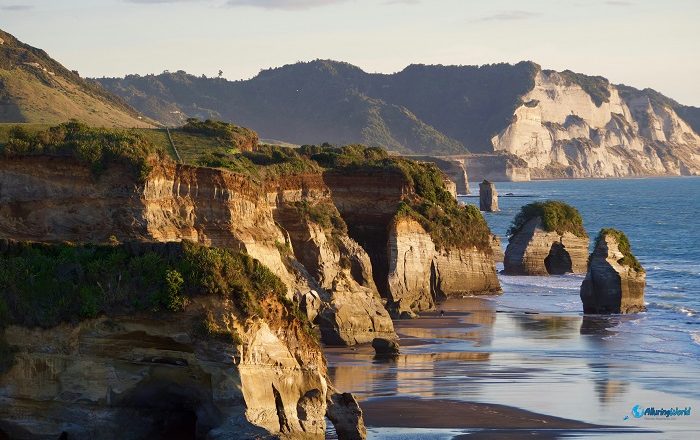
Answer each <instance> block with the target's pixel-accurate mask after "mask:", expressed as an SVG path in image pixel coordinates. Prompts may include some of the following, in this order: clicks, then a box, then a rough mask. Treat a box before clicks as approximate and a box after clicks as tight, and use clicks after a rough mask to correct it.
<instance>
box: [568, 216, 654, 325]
mask: <svg viewBox="0 0 700 440" xmlns="http://www.w3.org/2000/svg"><path fill="white" fill-rule="evenodd" d="M589 261H590V263H589V265H588V272H587V273H586V278H585V279H584V280H583V283H582V284H581V302H582V303H583V313H586V314H611V313H638V312H643V311H644V310H646V307H645V306H644V287H645V285H646V273H645V271H644V268H643V267H642V265H641V264H639V261H637V258H635V256H634V255H633V254H632V250H631V248H630V244H629V240H628V239H627V236H626V235H625V234H624V233H623V232H621V231H618V230H616V229H601V231H600V233H599V234H598V238H596V243H595V248H594V249H593V253H592V254H591V256H590V260H589Z"/></svg>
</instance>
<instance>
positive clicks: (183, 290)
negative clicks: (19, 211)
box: [0, 242, 308, 350]
mask: <svg viewBox="0 0 700 440" xmlns="http://www.w3.org/2000/svg"><path fill="white" fill-rule="evenodd" d="M176 246H177V247H176V248H175V250H173V244H172V243H169V244H160V245H158V244H155V245H147V246H143V247H142V249H141V250H139V246H138V245H129V246H127V245H120V244H111V245H80V246H78V245H71V244H31V243H14V244H11V245H10V246H8V247H7V248H6V249H5V250H3V251H2V252H1V253H0V328H2V327H5V326H7V325H11V324H16V325H22V326H27V327H43V328H50V327H53V326H55V325H57V324H59V323H61V322H79V321H81V320H83V319H87V318H94V317H96V316H98V315H100V314H103V313H104V314H107V315H120V314H130V313H134V312H144V313H152V314H154V316H159V315H161V314H168V313H177V312H181V311H183V310H185V309H186V308H187V306H188V304H189V303H190V301H191V300H192V299H193V298H194V297H197V296H203V295H211V296H216V297H219V298H221V299H224V300H227V301H230V302H231V303H232V304H233V306H234V307H235V310H236V315H237V317H238V318H241V319H245V318H248V317H252V316H258V317H263V318H264V317H265V316H266V313H267V311H266V310H265V308H263V307H262V305H261V304H262V302H263V301H265V300H266V299H267V298H272V299H275V300H277V301H279V302H281V303H282V304H283V306H284V308H285V310H286V315H287V316H288V317H297V318H299V317H300V316H301V317H303V315H302V314H301V313H300V312H299V311H298V310H296V306H295V305H294V304H292V303H291V302H289V301H287V299H286V287H285V286H284V284H283V283H282V281H281V280H280V279H279V278H278V277H277V276H275V275H274V274H273V273H272V272H271V271H270V270H269V269H268V268H267V267H266V266H264V265H263V264H262V263H260V262H259V261H257V260H255V259H253V258H251V257H250V256H248V255H246V254H242V253H238V252H233V251H230V250H227V249H218V248H208V247H204V246H200V245H198V244H194V243H187V242H184V243H181V244H178V245H176ZM299 319H302V318H299ZM302 323H305V324H306V327H308V322H307V321H306V320H305V319H304V320H302ZM224 327H227V326H222V324H220V323H217V322H215V320H212V319H211V318H208V317H207V316H204V317H202V319H201V320H200V323H199V324H198V326H197V328H196V329H195V330H196V331H198V332H199V333H202V332H204V334H207V335H210V336H212V337H217V338H230V340H232V341H233V340H236V338H237V336H236V335H235V334H230V335H228V336H225V335H224V334H223V333H224V332H225V330H223V329H224ZM0 350H3V347H2V346H0Z"/></svg>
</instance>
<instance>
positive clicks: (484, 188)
mask: <svg viewBox="0 0 700 440" xmlns="http://www.w3.org/2000/svg"><path fill="white" fill-rule="evenodd" d="M479 208H480V209H481V210H482V211H486V212H496V211H498V192H496V185H494V184H493V183H492V182H489V181H488V180H486V179H484V181H483V182H481V183H480V184H479Z"/></svg>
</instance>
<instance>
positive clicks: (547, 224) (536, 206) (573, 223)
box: [508, 200, 588, 238]
mask: <svg viewBox="0 0 700 440" xmlns="http://www.w3.org/2000/svg"><path fill="white" fill-rule="evenodd" d="M537 217H539V218H540V219H542V227H543V228H544V230H545V231H547V232H557V233H559V234H564V233H565V232H571V233H572V234H574V235H575V236H577V237H581V238H586V237H588V233H587V232H586V229H585V228H584V227H583V219H582V218H581V214H580V213H579V212H578V210H577V209H576V208H574V207H573V206H571V205H569V204H567V203H564V202H560V201H558V200H547V201H544V202H533V203H530V204H527V205H525V206H523V207H522V208H520V212H519V213H518V214H517V215H516V216H515V219H513V224H512V225H511V226H510V229H508V235H509V236H513V235H515V234H517V233H518V232H519V231H520V230H521V229H522V228H523V226H525V224H526V223H527V222H529V221H530V220H532V219H533V218H537Z"/></svg>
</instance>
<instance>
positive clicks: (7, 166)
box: [0, 157, 393, 344]
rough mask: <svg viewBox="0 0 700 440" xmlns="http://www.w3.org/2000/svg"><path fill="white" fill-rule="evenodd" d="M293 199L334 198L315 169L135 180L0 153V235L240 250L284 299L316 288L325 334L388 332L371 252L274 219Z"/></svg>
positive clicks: (158, 166) (195, 170)
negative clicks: (285, 174) (280, 175)
mask: <svg viewBox="0 0 700 440" xmlns="http://www.w3.org/2000/svg"><path fill="white" fill-rule="evenodd" d="M300 200H305V201H307V202H310V203H318V202H319V201H325V202H326V203H332V202H331V201H330V192H329V190H328V188H327V187H326V185H325V184H324V182H323V179H322V177H321V176H320V175H319V174H312V175H307V176H296V177H294V178H285V179H281V181H279V182H267V183H266V184H264V185H261V184H255V183H254V182H252V181H251V180H250V179H249V178H248V177H246V176H243V175H237V174H233V173H229V172H226V171H224V170H218V169H212V168H200V167H192V166H187V165H175V164H172V163H154V164H153V166H152V170H151V172H150V173H149V175H148V177H147V178H146V179H145V180H144V181H138V180H137V179H136V178H135V177H133V175H132V174H131V173H130V172H129V170H127V169H125V168H122V167H120V166H118V165H113V166H111V167H109V168H108V169H107V170H105V171H104V172H103V173H102V174H101V175H100V176H99V178H97V177H96V176H95V175H94V174H93V173H92V172H91V170H90V169H89V168H88V167H86V166H84V165H81V164H80V163H78V162H77V161H75V160H71V159H69V158H61V157H25V158H22V157H20V158H12V159H10V158H4V159H3V160H2V161H0V237H9V238H14V239H19V240H33V241H76V242H82V241H89V242H105V241H107V240H109V239H110V237H116V238H117V239H118V240H122V241H159V242H170V241H181V240H191V241H195V242H199V243H203V244H206V245H208V246H217V247H224V248H229V249H234V250H237V251H244V252H246V253H248V254H249V255H251V256H252V257H254V258H256V259H258V260H260V261H261V262H262V263H264V264H265V265H266V266H267V267H269V268H270V269H271V270H272V271H273V272H274V273H275V274H276V275H277V276H279V277H280V279H281V280H282V281H283V282H284V283H285V284H286V285H287V286H288V289H289V297H290V298H293V297H297V298H304V299H307V298H308V299H311V298H312V297H313V295H314V294H313V293H312V291H314V292H315V294H316V295H317V296H318V298H319V299H320V301H319V303H322V304H320V305H321V306H323V308H324V312H323V313H320V310H314V311H313V312H312V313H314V314H315V315H314V316H321V317H322V318H323V323H324V326H323V327H324V337H325V338H327V340H328V341H329V342H332V343H339V342H340V341H342V343H346V344H353V343H358V342H370V341H371V340H372V339H373V338H374V337H376V336H377V334H379V335H384V336H390V335H392V334H393V326H392V324H391V321H390V319H389V317H388V315H387V313H386V311H385V310H384V307H383V305H382V304H381V302H380V300H379V298H378V297H377V295H376V288H375V287H374V284H373V282H372V270H371V265H370V263H369V259H368V257H367V255H366V254H365V253H364V252H363V251H362V249H361V248H360V247H359V246H357V244H356V243H354V242H353V241H352V240H350V239H349V238H348V237H347V235H346V234H345V233H341V234H340V236H338V242H339V243H341V244H342V245H341V246H339V247H338V246H335V247H334V245H333V244H332V243H331V242H330V241H329V240H328V237H326V236H325V234H324V233H322V231H320V230H319V229H318V227H316V226H314V225H311V224H308V223H302V222H301V221H300V220H299V219H298V218H297V219H296V220H295V221H296V222H297V224H296V225H291V223H290V224H288V225H287V226H288V230H285V227H283V226H282V225H281V224H280V222H278V221H277V220H280V219H279V218H277V220H276V217H279V216H278V215H277V212H278V211H284V210H285V206H287V204H288V203H290V202H294V201H300ZM292 223H293V222H292ZM290 231H292V232H294V233H295V235H294V240H292V239H291V237H290ZM293 241H296V245H297V246H298V247H299V249H298V251H297V250H295V249H294V243H293ZM287 244H288V245H287ZM295 256H297V257H298V258H299V261H301V262H302V264H303V265H308V267H304V266H302V265H301V264H298V262H296V260H295V258H294V257H295ZM341 262H342V263H344V264H345V263H346V264H345V266H343V265H342V264H341ZM307 269H308V270H307ZM336 293H337V294H336ZM336 312H338V313H336ZM329 323H330V324H329ZM326 324H327V325H326ZM355 332H357V335H355V334H354V333H355Z"/></svg>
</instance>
